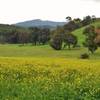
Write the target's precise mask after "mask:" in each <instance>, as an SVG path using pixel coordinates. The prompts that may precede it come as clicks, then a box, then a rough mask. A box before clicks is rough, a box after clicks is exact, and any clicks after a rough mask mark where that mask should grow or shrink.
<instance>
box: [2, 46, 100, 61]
mask: <svg viewBox="0 0 100 100" xmlns="http://www.w3.org/2000/svg"><path fill="white" fill-rule="evenodd" d="M82 53H89V54H90V52H88V50H87V48H83V47H81V48H75V49H71V50H68V49H67V48H66V49H64V50H61V51H56V50H53V49H52V48H51V47H50V46H49V45H45V46H32V45H30V44H29V45H25V46H20V45H19V44H16V45H14V44H6V45H0V56H1V57H49V58H52V57H56V58H75V59H78V58H79V57H80V54H82ZM90 58H91V59H100V49H98V50H97V51H96V52H95V54H93V55H90Z"/></svg>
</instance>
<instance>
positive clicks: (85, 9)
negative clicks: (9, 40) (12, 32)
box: [0, 0, 100, 24]
mask: <svg viewBox="0 0 100 100" xmlns="http://www.w3.org/2000/svg"><path fill="white" fill-rule="evenodd" d="M99 1H100V0H0V23H8V24H12V23H16V22H20V21H25V20H32V19H43V20H53V21H65V17H67V16H71V17H75V18H76V17H81V18H82V17H83V16H86V15H96V17H100V2H99Z"/></svg>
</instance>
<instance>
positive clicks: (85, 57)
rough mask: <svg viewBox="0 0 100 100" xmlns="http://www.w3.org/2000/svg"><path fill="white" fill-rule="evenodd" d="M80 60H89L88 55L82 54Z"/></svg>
mask: <svg viewBox="0 0 100 100" xmlns="http://www.w3.org/2000/svg"><path fill="white" fill-rule="evenodd" d="M80 58H81V59H88V58H89V54H87V53H83V54H81V56H80Z"/></svg>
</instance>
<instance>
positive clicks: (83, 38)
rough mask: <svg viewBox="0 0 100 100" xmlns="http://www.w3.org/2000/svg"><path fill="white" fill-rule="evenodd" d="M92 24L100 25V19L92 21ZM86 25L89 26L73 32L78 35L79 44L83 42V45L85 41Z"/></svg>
mask: <svg viewBox="0 0 100 100" xmlns="http://www.w3.org/2000/svg"><path fill="white" fill-rule="evenodd" d="M91 25H93V26H95V27H100V20H97V21H96V22H94V23H92V24H91ZM86 27H87V26H85V27H82V28H79V29H76V30H75V31H73V32H72V33H73V34H75V35H76V36H77V37H78V41H79V44H81V45H82V43H83V41H84V40H85V36H84V35H83V34H82V33H83V30H84V29H85V28H86Z"/></svg>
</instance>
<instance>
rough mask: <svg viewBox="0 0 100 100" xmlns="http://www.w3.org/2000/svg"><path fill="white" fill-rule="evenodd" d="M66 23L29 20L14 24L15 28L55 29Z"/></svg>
mask: <svg viewBox="0 0 100 100" xmlns="http://www.w3.org/2000/svg"><path fill="white" fill-rule="evenodd" d="M65 24H66V22H54V21H49V20H40V19H36V20H29V21H24V22H19V23H16V24H15V25H16V26H21V27H39V28H56V27H57V26H63V25H65Z"/></svg>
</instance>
